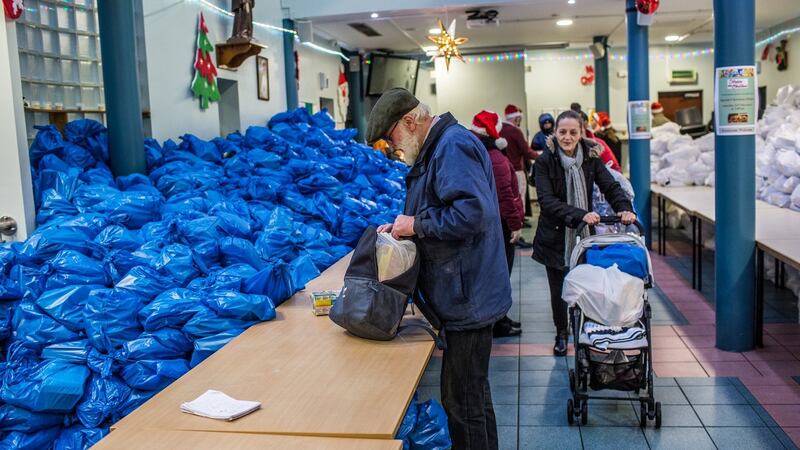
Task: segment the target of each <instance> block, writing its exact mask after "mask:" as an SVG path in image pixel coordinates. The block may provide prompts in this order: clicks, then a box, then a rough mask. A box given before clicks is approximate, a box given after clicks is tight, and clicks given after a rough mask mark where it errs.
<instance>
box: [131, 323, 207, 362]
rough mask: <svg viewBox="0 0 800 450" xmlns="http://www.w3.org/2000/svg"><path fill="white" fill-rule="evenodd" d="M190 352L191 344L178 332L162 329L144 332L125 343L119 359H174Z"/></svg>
mask: <svg viewBox="0 0 800 450" xmlns="http://www.w3.org/2000/svg"><path fill="white" fill-rule="evenodd" d="M191 351H192V343H191V342H190V341H189V339H187V338H186V336H185V335H184V334H183V332H181V331H180V330H176V329H174V328H163V329H161V330H157V331H152V332H144V333H142V334H141V335H140V336H139V337H137V338H136V339H134V340H131V341H128V342H126V343H125V344H124V345H123V346H122V350H121V351H120V356H119V357H120V358H122V359H124V360H133V361H139V360H143V359H176V358H181V357H183V356H185V355H186V354H187V353H189V352H191Z"/></svg>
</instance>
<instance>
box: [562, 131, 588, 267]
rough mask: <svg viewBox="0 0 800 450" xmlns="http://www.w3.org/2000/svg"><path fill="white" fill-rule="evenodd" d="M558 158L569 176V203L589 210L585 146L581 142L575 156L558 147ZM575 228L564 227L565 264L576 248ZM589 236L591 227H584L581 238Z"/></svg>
mask: <svg viewBox="0 0 800 450" xmlns="http://www.w3.org/2000/svg"><path fill="white" fill-rule="evenodd" d="M557 151H558V158H559V160H560V161H561V167H562V168H563V169H564V174H565V175H566V178H567V204H568V205H570V206H573V207H575V208H579V209H582V210H584V211H588V210H589V197H588V195H587V193H586V177H584V175H583V168H582V167H583V147H582V146H581V144H580V143H578V146H577V147H576V148H575V156H574V157H569V156H567V155H566V153H564V150H562V149H561V148H560V147H558V150H557ZM575 231H576V230H575V228H570V227H565V229H564V239H565V241H564V265H565V266H569V259H570V256H571V255H572V250H573V249H574V248H575V237H576V234H575ZM587 236H589V229H588V228H584V229H583V232H582V233H581V238H585V237H587Z"/></svg>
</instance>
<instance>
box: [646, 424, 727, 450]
mask: <svg viewBox="0 0 800 450" xmlns="http://www.w3.org/2000/svg"><path fill="white" fill-rule="evenodd" d="M644 436H645V438H647V443H648V444H649V445H650V448H651V449H653V450H713V449H716V447H715V446H714V442H713V441H712V440H711V438H710V437H709V436H708V433H706V430H705V429H703V428H661V429H660V430H655V429H653V428H647V429H645V430H644Z"/></svg>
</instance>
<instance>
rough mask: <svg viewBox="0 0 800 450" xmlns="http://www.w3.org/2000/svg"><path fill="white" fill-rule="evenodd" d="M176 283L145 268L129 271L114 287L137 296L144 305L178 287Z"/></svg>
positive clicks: (140, 267) (135, 268) (139, 267)
mask: <svg viewBox="0 0 800 450" xmlns="http://www.w3.org/2000/svg"><path fill="white" fill-rule="evenodd" d="M178 284H179V283H178V282H177V281H176V280H174V279H172V278H170V277H167V276H164V275H161V274H160V273H158V272H157V271H156V270H154V269H151V268H149V267H145V266H137V267H134V268H133V269H131V270H130V271H129V272H128V274H127V275H125V277H124V278H122V279H121V280H119V282H117V284H115V285H114V287H116V288H117V289H119V290H123V291H126V292H130V293H132V294H136V295H138V296H139V297H140V298H141V299H142V301H144V302H145V303H148V302H150V300H152V299H153V298H155V297H156V295H158V294H160V293H162V292H164V291H166V290H167V289H171V288H174V287H178Z"/></svg>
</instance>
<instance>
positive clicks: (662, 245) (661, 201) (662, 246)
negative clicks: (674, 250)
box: [658, 195, 667, 256]
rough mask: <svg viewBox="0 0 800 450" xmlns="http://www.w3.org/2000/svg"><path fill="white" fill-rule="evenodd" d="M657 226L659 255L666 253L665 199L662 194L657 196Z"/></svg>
mask: <svg viewBox="0 0 800 450" xmlns="http://www.w3.org/2000/svg"><path fill="white" fill-rule="evenodd" d="M658 212H659V216H658V228H659V230H658V231H659V232H660V234H659V241H658V246H659V250H660V251H661V256H665V255H666V254H667V199H666V198H664V196H662V195H659V196H658Z"/></svg>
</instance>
